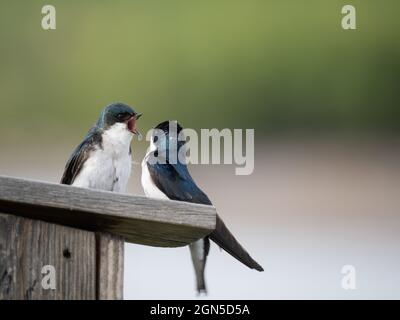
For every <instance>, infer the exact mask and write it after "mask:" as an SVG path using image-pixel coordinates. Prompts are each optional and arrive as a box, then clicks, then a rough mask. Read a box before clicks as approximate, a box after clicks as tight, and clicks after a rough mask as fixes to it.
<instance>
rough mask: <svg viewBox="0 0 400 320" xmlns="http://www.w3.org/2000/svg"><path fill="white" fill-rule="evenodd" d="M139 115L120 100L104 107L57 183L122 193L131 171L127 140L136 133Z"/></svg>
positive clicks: (129, 140)
mask: <svg viewBox="0 0 400 320" xmlns="http://www.w3.org/2000/svg"><path fill="white" fill-rule="evenodd" d="M140 116H141V114H139V113H137V112H136V111H134V110H133V109H132V108H131V107H129V106H128V105H126V104H123V103H113V104H110V105H108V106H107V107H105V108H104V110H103V111H102V112H101V114H100V117H99V119H98V120H97V123H96V124H95V125H94V126H93V127H92V128H91V129H90V130H89V132H88V134H87V135H86V137H85V138H84V139H83V141H82V142H81V143H80V144H79V145H78V146H77V147H76V149H75V150H74V152H73V153H72V155H71V157H70V158H69V160H68V162H67V165H66V166H65V170H64V174H63V176H62V178H61V183H62V184H68V185H73V186H76V187H82V188H91V189H98V190H105V191H114V192H120V193H123V192H125V191H126V187H127V184H128V180H129V176H130V174H131V162H132V160H131V153H132V152H131V141H132V137H133V135H134V134H139V132H138V130H137V129H136V121H137V120H138V119H139V117H140Z"/></svg>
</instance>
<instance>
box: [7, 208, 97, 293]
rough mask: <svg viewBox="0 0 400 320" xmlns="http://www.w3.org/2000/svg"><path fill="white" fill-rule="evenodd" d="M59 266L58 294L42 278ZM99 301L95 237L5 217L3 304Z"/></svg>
mask: <svg viewBox="0 0 400 320" xmlns="http://www.w3.org/2000/svg"><path fill="white" fill-rule="evenodd" d="M46 265H51V266H54V270H55V280H56V281H55V283H56V287H55V289H54V290H53V289H51V288H48V289H44V288H43V286H42V281H43V279H44V277H45V276H46V275H47V272H45V273H44V274H42V271H43V270H42V268H43V267H44V266H46ZM2 299H18V300H21V299H28V300H36V299H41V300H43V299H52V300H53V299H67V300H74V299H96V243H95V234H94V233H93V232H88V231H82V230H77V229H73V228H69V227H65V226H60V225H56V224H50V223H46V222H42V221H39V220H30V219H25V218H21V217H17V216H13V215H7V214H0V300H2Z"/></svg>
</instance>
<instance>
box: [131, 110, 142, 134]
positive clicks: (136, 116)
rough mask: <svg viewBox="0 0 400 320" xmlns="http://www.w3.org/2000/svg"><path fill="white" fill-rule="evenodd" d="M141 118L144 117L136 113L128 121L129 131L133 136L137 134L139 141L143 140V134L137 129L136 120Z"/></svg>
mask: <svg viewBox="0 0 400 320" xmlns="http://www.w3.org/2000/svg"><path fill="white" fill-rule="evenodd" d="M141 116H142V114H141V113H136V114H134V115H133V116H132V117H131V118H130V119H129V120H128V129H129V131H130V132H132V133H133V134H136V135H137V136H138V139H139V140H140V139H141V138H142V134H141V133H140V132H139V130H138V129H137V128H136V120H137V119H139V118H140V117H141Z"/></svg>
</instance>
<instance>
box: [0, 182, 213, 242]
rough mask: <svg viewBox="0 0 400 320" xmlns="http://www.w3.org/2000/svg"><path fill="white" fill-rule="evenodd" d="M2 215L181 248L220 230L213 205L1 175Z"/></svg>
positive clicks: (0, 196)
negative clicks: (17, 216) (6, 214)
mask: <svg viewBox="0 0 400 320" xmlns="http://www.w3.org/2000/svg"><path fill="white" fill-rule="evenodd" d="M0 211H2V212H6V213H11V214H14V215H20V216H23V217H28V218H32V219H40V220H43V221H48V222H54V223H59V224H62V225H66V226H71V227H74V228H78V229H83V230H88V231H98V232H105V233H110V234H113V235H117V236H121V237H123V238H124V239H125V240H126V241H128V242H132V243H139V244H145V245H151V246H160V247H178V246H184V245H187V244H189V243H192V242H194V241H196V240H197V239H199V238H202V237H204V236H206V235H208V234H209V233H211V232H212V231H213V230H214V228H215V222H216V211H215V208H214V207H212V206H206V205H200V204H191V203H185V202H179V201H169V200H155V199H148V198H146V197H140V196H129V195H124V194H117V193H112V192H105V191H96V190H90V189H82V188H76V187H71V186H67V185H59V184H50V183H43V182H37V181H29V180H22V179H15V178H10V177H3V176H0Z"/></svg>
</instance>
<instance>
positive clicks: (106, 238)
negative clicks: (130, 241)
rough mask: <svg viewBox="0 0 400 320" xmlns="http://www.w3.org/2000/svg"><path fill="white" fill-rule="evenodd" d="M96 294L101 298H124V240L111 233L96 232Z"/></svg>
mask: <svg viewBox="0 0 400 320" xmlns="http://www.w3.org/2000/svg"><path fill="white" fill-rule="evenodd" d="M96 248H97V259H96V260H97V262H96V266H97V269H96V272H97V279H96V284H97V285H96V290H97V293H96V296H97V299H99V300H122V299H123V289H124V240H123V238H121V237H118V236H113V235H111V234H105V233H97V234H96Z"/></svg>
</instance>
